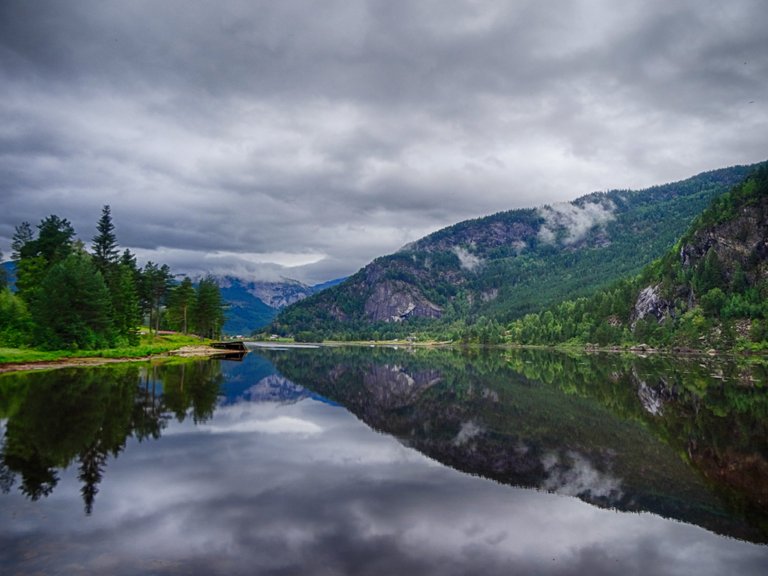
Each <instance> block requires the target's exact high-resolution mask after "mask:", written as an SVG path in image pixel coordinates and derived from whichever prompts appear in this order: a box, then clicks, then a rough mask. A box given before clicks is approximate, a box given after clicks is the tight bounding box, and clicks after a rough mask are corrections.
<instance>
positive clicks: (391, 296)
mask: <svg viewBox="0 0 768 576" xmlns="http://www.w3.org/2000/svg"><path fill="white" fill-rule="evenodd" d="M754 168H755V166H735V167H731V168H725V169H721V170H715V171H712V172H705V173H703V174H699V175H698V176H694V177H692V178H689V179H687V180H683V181H681V182H676V183H672V184H666V185H663V186H655V187H652V188H648V189H646V190H641V191H631V190H613V191H610V192H598V193H593V194H589V195H586V196H583V197H581V198H579V199H577V200H574V201H573V202H569V203H562V204H554V205H550V206H543V207H540V208H535V209H523V210H512V211H508V212H500V213H498V214H494V215H492V216H487V217H485V218H479V219H476V220H468V221H465V222H461V223H459V224H456V225H454V226H450V227H448V228H445V229H442V230H439V231H437V232H435V233H433V234H430V235H429V236H426V237H425V238H422V239H421V240H418V241H416V242H413V243H411V244H409V245H407V246H404V247H403V248H402V249H401V250H400V251H398V252H396V253H395V254H391V255H389V256H383V257H381V258H377V259H376V260H374V261H373V262H371V263H370V264H368V265H367V266H365V267H364V268H362V269H361V270H360V271H359V272H357V273H356V274H354V275H353V276H351V277H349V278H348V279H347V280H346V281H345V282H343V283H341V284H340V285H338V286H335V287H332V288H330V289H328V290H325V291H323V292H322V293H320V294H316V295H313V296H311V297H309V298H306V299H304V300H302V301H301V302H298V303H295V304H293V305H291V306H288V307H287V308H285V309H284V310H283V311H282V312H280V314H279V315H278V316H277V318H276V319H275V322H274V323H273V325H272V329H273V330H274V331H276V332H278V333H284V334H287V333H292V334H295V333H298V332H301V331H309V332H315V333H318V334H320V335H324V336H336V337H347V336H350V335H352V336H358V337H373V336H382V337H384V336H392V335H402V334H403V333H408V332H409V331H411V330H414V329H419V328H424V327H426V326H432V327H434V326H435V324H439V325H442V326H443V329H445V327H446V326H450V325H451V324H452V323H455V322H460V323H464V322H467V321H469V322H474V321H475V320H476V319H478V318H481V317H489V318H494V319H496V320H498V321H501V322H507V321H510V320H512V319H515V318H519V317H521V316H523V315H524V314H526V313H529V312H535V311H538V310H541V309H543V308H545V307H547V306H550V305H552V304H554V303H556V302H559V301H562V300H564V299H566V298H573V297H575V296H582V295H588V294H591V293H593V292H594V291H595V290H597V289H599V288H601V287H604V286H607V285H609V284H611V283H612V282H615V281H616V280H618V279H619V278H623V277H626V276H630V275H633V274H636V273H638V272H639V271H640V270H641V269H642V268H643V266H645V265H646V264H648V263H649V262H651V261H652V260H653V259H655V258H658V257H659V256H661V255H662V254H664V252H665V251H666V250H668V249H669V247H670V246H672V245H673V244H674V242H675V241H676V240H677V239H678V238H679V237H680V235H681V234H682V233H683V232H684V231H685V230H686V228H687V227H688V225H689V224H690V222H691V221H692V220H693V218H694V217H695V216H697V215H698V214H699V213H700V212H701V211H702V210H704V208H705V207H706V206H707V205H708V204H709V203H710V202H711V200H712V199H713V198H715V197H717V196H719V195H721V194H724V193H725V192H726V191H728V190H729V189H730V188H731V187H732V186H734V185H736V184H738V183H740V182H742V181H743V180H744V178H746V176H747V175H748V174H749V173H750V172H751V171H752V170H753V169H754Z"/></svg>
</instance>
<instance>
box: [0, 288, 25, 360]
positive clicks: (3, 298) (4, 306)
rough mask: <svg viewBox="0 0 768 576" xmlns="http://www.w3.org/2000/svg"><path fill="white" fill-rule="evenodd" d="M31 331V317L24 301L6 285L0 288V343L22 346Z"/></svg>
mask: <svg viewBox="0 0 768 576" xmlns="http://www.w3.org/2000/svg"><path fill="white" fill-rule="evenodd" d="M31 333H32V317H31V316H30V314H29V311H28V310H27V306H26V304H25V303H24V301H23V300H22V299H21V298H19V297H18V296H17V295H15V294H14V293H13V292H11V291H10V289H8V288H7V287H6V288H3V289H2V290H0V345H2V346H24V345H26V344H28V343H29V342H30V339H31Z"/></svg>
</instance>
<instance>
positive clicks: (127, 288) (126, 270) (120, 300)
mask: <svg viewBox="0 0 768 576" xmlns="http://www.w3.org/2000/svg"><path fill="white" fill-rule="evenodd" d="M113 284H114V287H113V289H112V290H111V295H112V308H113V310H114V325H115V330H116V332H117V334H118V336H120V337H122V338H125V339H126V340H127V342H128V344H130V345H136V344H138V343H139V332H138V327H139V325H140V324H141V310H140V308H139V296H138V293H137V291H136V280H135V277H134V271H133V270H131V268H130V267H128V266H125V265H123V264H118V267H117V272H116V274H115V276H114V280H113Z"/></svg>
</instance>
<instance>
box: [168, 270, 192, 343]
mask: <svg viewBox="0 0 768 576" xmlns="http://www.w3.org/2000/svg"><path fill="white" fill-rule="evenodd" d="M194 304H195V287H194V286H193V285H192V280H190V279H189V278H188V277H187V276H185V277H184V279H183V280H182V281H181V283H179V284H178V285H176V286H174V287H173V288H172V289H171V292H170V294H169V296H168V322H169V324H170V325H171V327H173V328H174V329H176V330H180V331H181V332H182V333H183V334H186V333H187V332H188V331H189V325H190V322H189V320H190V317H191V315H192V314H191V311H192V308H193V306H194Z"/></svg>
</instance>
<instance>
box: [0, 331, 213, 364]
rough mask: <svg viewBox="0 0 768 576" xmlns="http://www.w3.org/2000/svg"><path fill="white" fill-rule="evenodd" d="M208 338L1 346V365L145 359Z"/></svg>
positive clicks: (146, 337) (170, 336)
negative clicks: (95, 345)
mask: <svg viewBox="0 0 768 576" xmlns="http://www.w3.org/2000/svg"><path fill="white" fill-rule="evenodd" d="M205 342H207V341H204V340H202V339H201V338H198V337H197V336H185V335H183V334H161V335H158V336H149V335H142V337H141V342H139V344H138V345H136V346H124V347H121V348H105V349H103V350H36V349H34V348H0V364H26V363H31V362H54V361H56V360H63V359H66V358H143V357H145V356H151V355H153V354H162V353H163V352H169V351H171V350H176V349H177V348H181V347H182V346H195V345H200V344H203V343H205Z"/></svg>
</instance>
